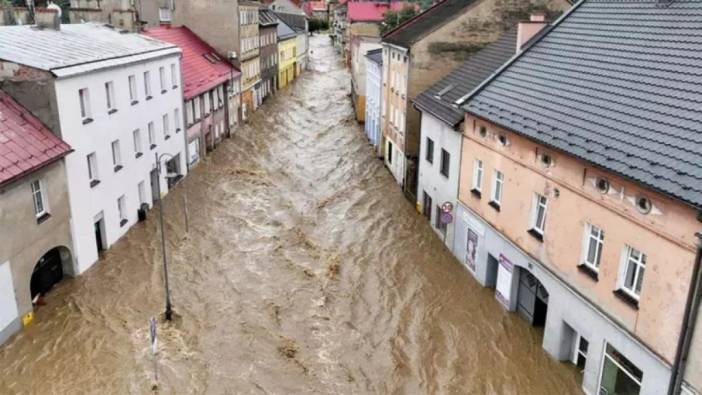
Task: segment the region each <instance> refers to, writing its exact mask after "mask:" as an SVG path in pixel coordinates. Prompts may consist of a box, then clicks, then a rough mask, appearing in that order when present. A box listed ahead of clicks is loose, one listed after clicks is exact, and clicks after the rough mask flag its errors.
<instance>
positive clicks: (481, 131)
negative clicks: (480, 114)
mask: <svg viewBox="0 0 702 395" xmlns="http://www.w3.org/2000/svg"><path fill="white" fill-rule="evenodd" d="M478 133H479V134H480V137H487V128H486V127H485V126H480V129H478Z"/></svg>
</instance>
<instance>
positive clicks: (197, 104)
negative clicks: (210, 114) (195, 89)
mask: <svg viewBox="0 0 702 395" xmlns="http://www.w3.org/2000/svg"><path fill="white" fill-rule="evenodd" d="M193 108H194V109H195V121H199V120H200V119H201V118H202V113H201V110H202V109H201V108H200V96H197V97H195V98H194V99H193Z"/></svg>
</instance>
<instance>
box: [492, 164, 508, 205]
mask: <svg viewBox="0 0 702 395" xmlns="http://www.w3.org/2000/svg"><path fill="white" fill-rule="evenodd" d="M504 189H505V175H504V173H502V172H501V171H499V170H497V169H494V170H493V171H492V191H491V195H490V201H491V202H492V203H494V204H496V205H497V206H500V205H501V204H502V194H503V192H504Z"/></svg>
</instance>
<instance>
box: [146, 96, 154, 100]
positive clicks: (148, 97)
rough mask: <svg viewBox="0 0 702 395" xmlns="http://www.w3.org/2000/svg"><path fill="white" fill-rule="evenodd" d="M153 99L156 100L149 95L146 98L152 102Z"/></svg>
mask: <svg viewBox="0 0 702 395" xmlns="http://www.w3.org/2000/svg"><path fill="white" fill-rule="evenodd" d="M153 98H154V97H153V96H151V95H149V96H146V100H151V99H153Z"/></svg>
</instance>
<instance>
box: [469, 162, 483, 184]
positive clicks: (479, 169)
mask: <svg viewBox="0 0 702 395" xmlns="http://www.w3.org/2000/svg"><path fill="white" fill-rule="evenodd" d="M483 173H484V170H483V161H482V160H480V159H475V160H474V161H473V185H472V187H471V189H472V190H474V191H478V192H482V188H483Z"/></svg>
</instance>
